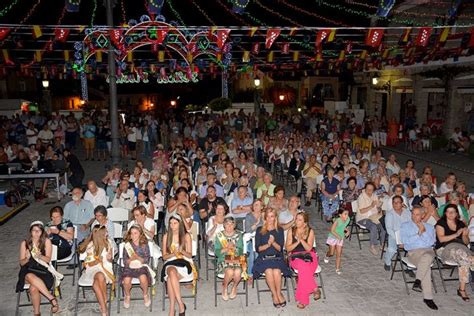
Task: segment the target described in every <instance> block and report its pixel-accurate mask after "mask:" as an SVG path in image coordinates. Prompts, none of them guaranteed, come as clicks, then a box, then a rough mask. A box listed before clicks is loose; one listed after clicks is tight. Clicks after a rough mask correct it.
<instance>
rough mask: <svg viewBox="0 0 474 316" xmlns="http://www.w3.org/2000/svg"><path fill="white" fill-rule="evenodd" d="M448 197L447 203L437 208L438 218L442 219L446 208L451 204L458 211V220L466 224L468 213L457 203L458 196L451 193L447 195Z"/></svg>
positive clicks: (455, 193)
mask: <svg viewBox="0 0 474 316" xmlns="http://www.w3.org/2000/svg"><path fill="white" fill-rule="evenodd" d="M448 197H449V201H448V203H446V204H444V205H441V206H440V207H439V208H438V215H439V217H443V214H444V211H445V209H446V207H447V206H448V205H450V204H452V205H455V206H456V207H457V209H458V213H459V219H460V220H461V221H463V222H464V224H467V223H468V221H469V213H468V212H467V210H466V208H465V207H464V206H462V205H461V204H460V203H459V194H458V193H457V192H451V193H449V195H448Z"/></svg>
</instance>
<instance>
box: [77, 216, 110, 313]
mask: <svg viewBox="0 0 474 316" xmlns="http://www.w3.org/2000/svg"><path fill="white" fill-rule="evenodd" d="M84 252H85V253H86V258H85V259H84V266H85V268H86V270H85V271H84V272H83V273H82V276H81V279H82V280H83V281H84V282H85V283H92V288H93V289H94V292H95V295H96V297H97V301H99V306H100V312H101V313H102V315H107V283H113V282H115V277H114V272H113V268H112V259H113V247H112V245H111V244H110V242H109V239H108V236H107V227H105V226H99V225H96V226H94V228H93V229H92V233H91V234H90V235H89V237H88V238H87V239H86V240H84V242H83V243H82V244H81V245H80V246H79V253H84Z"/></svg>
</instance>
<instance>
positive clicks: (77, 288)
mask: <svg viewBox="0 0 474 316" xmlns="http://www.w3.org/2000/svg"><path fill="white" fill-rule="evenodd" d="M78 302H79V284H76V301H75V302H74V316H77V307H78V306H77V305H78Z"/></svg>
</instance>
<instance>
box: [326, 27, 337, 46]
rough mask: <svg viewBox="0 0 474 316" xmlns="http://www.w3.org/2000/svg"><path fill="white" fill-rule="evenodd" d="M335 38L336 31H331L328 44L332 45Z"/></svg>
mask: <svg viewBox="0 0 474 316" xmlns="http://www.w3.org/2000/svg"><path fill="white" fill-rule="evenodd" d="M335 38H336V29H330V32H329V36H328V40H327V42H328V43H331V42H332V41H334V39H335Z"/></svg>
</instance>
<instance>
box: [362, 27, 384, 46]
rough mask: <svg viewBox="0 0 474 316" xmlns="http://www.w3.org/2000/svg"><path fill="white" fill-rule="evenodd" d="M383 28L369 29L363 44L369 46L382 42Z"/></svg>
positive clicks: (378, 44)
mask: <svg viewBox="0 0 474 316" xmlns="http://www.w3.org/2000/svg"><path fill="white" fill-rule="evenodd" d="M383 33H384V29H369V31H368V32H367V37H366V38H365V44H366V45H368V46H371V47H378V46H380V43H382V39H383Z"/></svg>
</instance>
